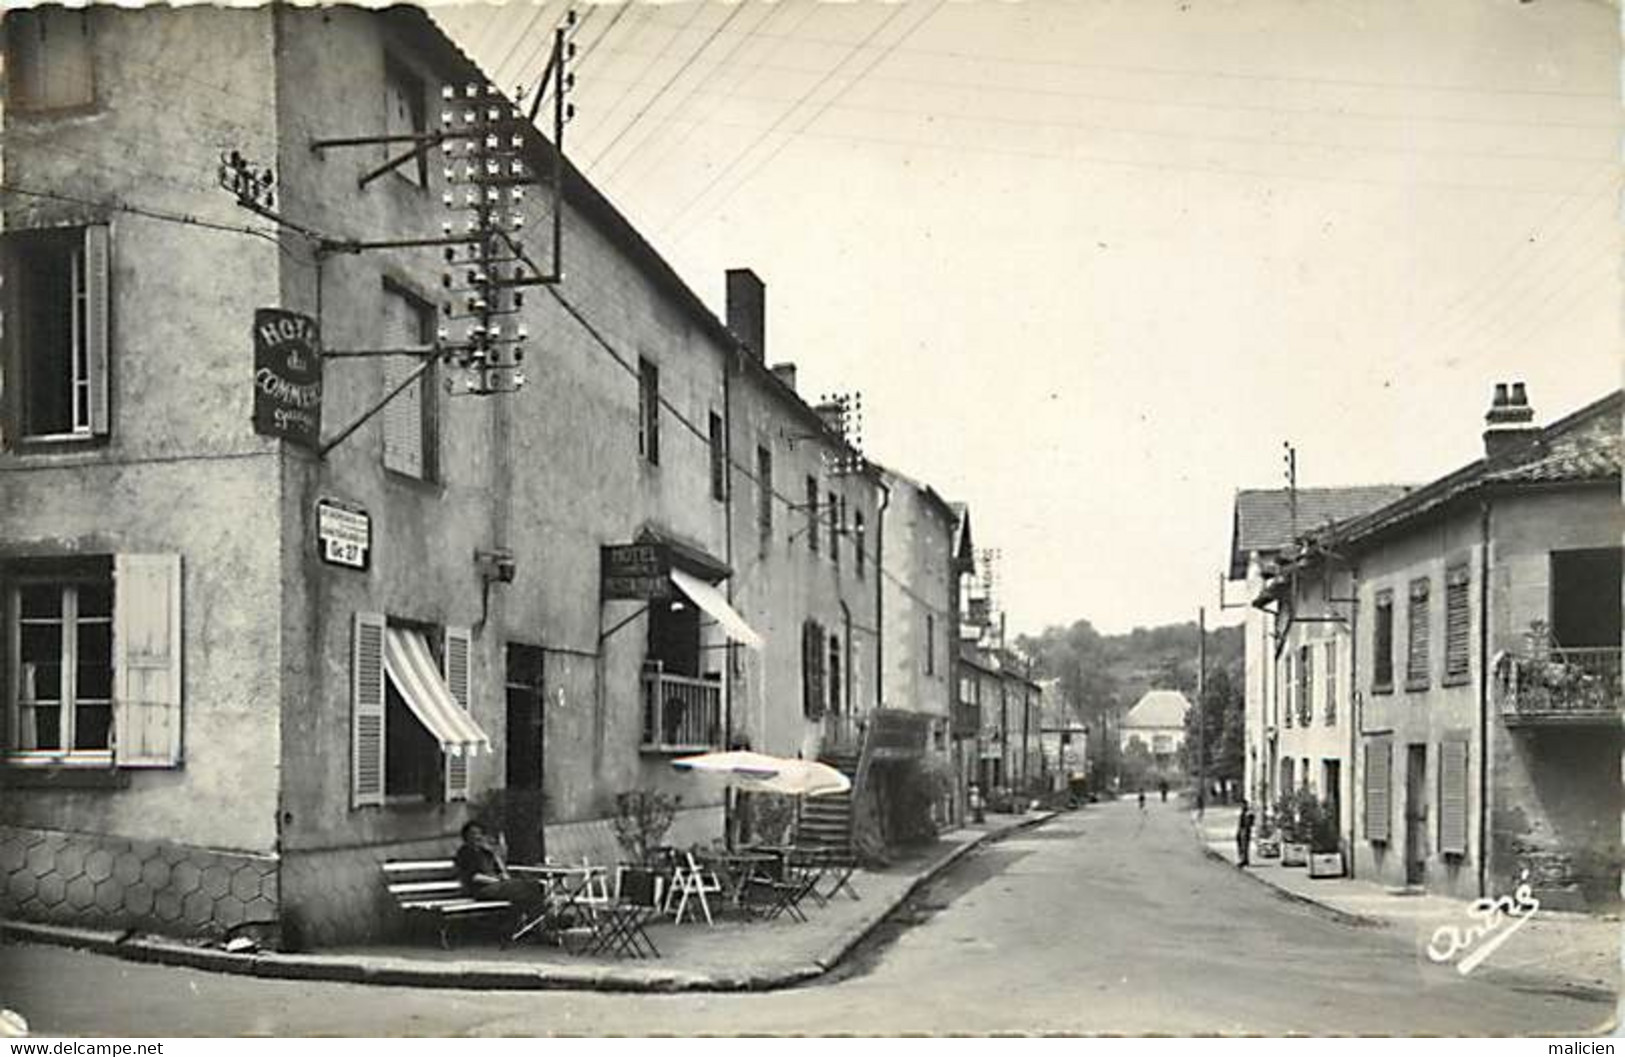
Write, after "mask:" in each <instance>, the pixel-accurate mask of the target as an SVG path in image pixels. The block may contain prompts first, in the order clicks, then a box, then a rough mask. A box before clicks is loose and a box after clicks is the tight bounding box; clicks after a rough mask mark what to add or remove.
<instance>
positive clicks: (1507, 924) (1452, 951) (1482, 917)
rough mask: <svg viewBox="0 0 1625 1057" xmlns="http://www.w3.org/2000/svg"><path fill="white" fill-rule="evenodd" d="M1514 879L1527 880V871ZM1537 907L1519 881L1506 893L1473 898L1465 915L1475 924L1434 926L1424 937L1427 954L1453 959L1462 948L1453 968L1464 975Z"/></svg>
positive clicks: (1493, 949) (1520, 926)
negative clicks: (1428, 938)
mask: <svg viewBox="0 0 1625 1057" xmlns="http://www.w3.org/2000/svg"><path fill="white" fill-rule="evenodd" d="M1518 880H1519V881H1520V882H1527V881H1528V880H1529V871H1528V870H1524V871H1523V872H1522V873H1521V874H1520V875H1519V877H1518ZM1539 910H1540V900H1538V899H1536V898H1535V896H1534V893H1533V892H1532V891H1530V888H1529V885H1528V884H1527V883H1520V884H1519V885H1518V887H1517V888H1515V889H1513V894H1512V895H1510V896H1501V897H1500V898H1499V899H1480V900H1477V901H1476V902H1474V903H1473V905H1472V906H1471V907H1470V908H1468V911H1467V914H1468V916H1469V917H1472V918H1474V919H1476V920H1477V924H1474V925H1468V926H1467V927H1465V928H1461V927H1459V926H1456V925H1440V926H1439V927H1438V928H1436V929H1434V930H1433V937H1432V938H1431V939H1430V940H1429V941H1428V946H1427V952H1428V957H1429V958H1430V959H1432V960H1433V961H1435V962H1441V963H1442V962H1449V961H1453V960H1455V959H1456V957H1457V955H1461V954H1462V953H1463V952H1466V954H1465V956H1463V957H1462V958H1461V959H1460V960H1459V961H1456V972H1458V973H1460V974H1461V975H1463V976H1466V975H1467V974H1468V973H1470V972H1472V971H1473V970H1474V969H1477V968H1478V967H1479V966H1480V965H1481V964H1483V962H1484V959H1485V958H1488V957H1489V956H1490V955H1491V954H1494V953H1495V951H1496V949H1497V948H1499V947H1500V946H1501V944H1503V943H1505V942H1506V941H1507V940H1509V939H1511V938H1512V935H1513V933H1515V932H1517V931H1518V930H1519V929H1521V928H1523V926H1524V924H1525V923H1526V922H1528V920H1529V919H1530V918H1532V917H1534V916H1535V913H1536V912H1537V911H1539Z"/></svg>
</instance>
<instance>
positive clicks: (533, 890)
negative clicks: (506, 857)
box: [455, 822, 546, 911]
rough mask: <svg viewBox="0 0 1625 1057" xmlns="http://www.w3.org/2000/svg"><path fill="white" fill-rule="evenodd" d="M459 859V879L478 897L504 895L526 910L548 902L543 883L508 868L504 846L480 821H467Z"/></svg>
mask: <svg viewBox="0 0 1625 1057" xmlns="http://www.w3.org/2000/svg"><path fill="white" fill-rule="evenodd" d="M455 861H456V864H457V880H458V881H460V882H462V885H463V891H465V892H467V893H468V894H469V895H470V896H472V897H474V898H475V899H504V900H507V901H508V902H510V903H512V904H514V905H515V906H516V907H519V908H520V909H521V910H526V911H528V910H532V909H535V908H537V907H540V906H541V905H542V904H543V903H544V902H546V896H545V895H544V894H543V892H542V889H541V886H540V885H538V884H536V883H535V882H533V881H527V880H525V879H524V878H522V877H515V876H513V875H512V874H511V873H509V872H508V864H507V863H506V862H505V861H503V858H502V850H501V849H500V848H498V847H497V845H496V843H495V842H493V841H492V840H491V836H490V834H488V833H487V832H486V831H485V827H484V826H482V825H481V824H480V823H478V822H468V823H465V824H464V825H463V846H462V847H460V848H458V849H457V857H456V860H455Z"/></svg>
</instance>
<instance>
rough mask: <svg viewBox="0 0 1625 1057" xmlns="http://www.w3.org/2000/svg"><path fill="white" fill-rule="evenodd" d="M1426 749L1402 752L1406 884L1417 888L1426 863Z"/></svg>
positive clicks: (1418, 747)
mask: <svg viewBox="0 0 1625 1057" xmlns="http://www.w3.org/2000/svg"><path fill="white" fill-rule="evenodd" d="M1427 790H1428V747H1427V746H1426V745H1408V746H1406V749H1405V883H1406V884H1407V885H1420V884H1423V883H1424V882H1425V881H1426V879H1427V862H1428V837H1427V828H1428V800H1427Z"/></svg>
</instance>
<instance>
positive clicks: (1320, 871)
mask: <svg viewBox="0 0 1625 1057" xmlns="http://www.w3.org/2000/svg"><path fill="white" fill-rule="evenodd" d="M1309 876H1310V877H1342V876H1343V853H1342V852H1340V851H1327V852H1315V853H1314V854H1312V855H1310V856H1309Z"/></svg>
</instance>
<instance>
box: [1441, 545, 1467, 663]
mask: <svg viewBox="0 0 1625 1057" xmlns="http://www.w3.org/2000/svg"><path fill="white" fill-rule="evenodd" d="M1471 586H1472V584H1471V575H1470V574H1469V573H1468V571H1467V567H1466V566H1465V565H1463V566H1458V567H1457V568H1455V569H1452V570H1450V572H1449V574H1448V575H1447V576H1446V578H1445V592H1444V674H1445V677H1446V678H1463V677H1465V676H1466V675H1467V673H1468V670H1469V667H1470V660H1469V659H1470V657H1471V655H1472V650H1471V642H1470V634H1469V633H1470V630H1471V624H1472V619H1471V608H1470V606H1471V597H1472V596H1471V593H1470V591H1471Z"/></svg>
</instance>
